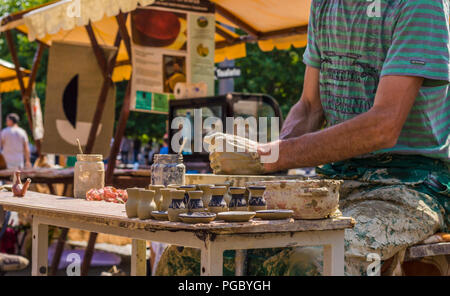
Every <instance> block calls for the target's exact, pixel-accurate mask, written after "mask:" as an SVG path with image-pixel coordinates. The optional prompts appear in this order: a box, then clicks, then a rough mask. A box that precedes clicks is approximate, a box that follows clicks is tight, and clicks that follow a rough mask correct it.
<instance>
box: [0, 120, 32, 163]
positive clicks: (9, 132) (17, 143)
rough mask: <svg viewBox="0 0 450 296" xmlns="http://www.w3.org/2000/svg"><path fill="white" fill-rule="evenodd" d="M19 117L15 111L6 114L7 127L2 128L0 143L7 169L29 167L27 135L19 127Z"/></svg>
mask: <svg viewBox="0 0 450 296" xmlns="http://www.w3.org/2000/svg"><path fill="white" fill-rule="evenodd" d="M19 120H20V117H19V115H17V114H15V113H11V114H8V115H7V116H6V125H7V128H5V129H3V130H2V133H1V135H0V142H1V143H0V144H1V148H2V154H3V157H4V158H5V161H6V164H7V166H8V168H9V169H19V168H24V167H25V168H31V161H30V149H29V147H28V135H27V133H26V132H25V130H24V129H22V128H21V127H19V125H18V123H19Z"/></svg>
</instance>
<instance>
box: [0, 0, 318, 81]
mask: <svg viewBox="0 0 450 296" xmlns="http://www.w3.org/2000/svg"><path fill="white" fill-rule="evenodd" d="M154 1H155V0H80V4H81V13H80V16H81V17H78V18H76V17H73V16H70V14H68V13H67V12H68V11H70V9H71V5H73V2H72V1H71V0H59V1H53V2H49V3H47V4H44V5H41V6H39V7H36V8H32V9H29V10H26V11H22V12H18V13H15V14H12V15H8V16H5V17H3V18H2V19H1V26H0V32H1V31H5V30H9V29H13V28H15V29H17V30H19V31H20V32H22V33H24V34H27V35H28V39H29V40H30V41H33V40H38V41H39V42H42V43H45V44H46V45H51V43H52V41H69V42H81V43H89V42H90V41H89V36H88V34H87V32H86V30H85V28H84V26H86V25H87V24H89V22H91V25H92V28H93V30H94V33H95V35H96V37H97V40H98V42H99V43H100V45H113V44H114V40H115V37H116V34H117V31H118V24H117V22H116V19H115V16H117V15H118V14H119V12H120V11H122V12H123V13H126V12H130V11H133V10H135V9H136V7H138V4H139V5H141V6H147V5H151V4H153V3H154ZM211 2H214V3H215V5H216V23H217V24H216V37H215V40H216V52H215V61H216V62H221V61H223V60H225V59H226V58H227V59H237V58H241V57H244V56H245V55H246V51H245V42H258V44H259V46H260V48H261V49H262V50H264V51H270V50H273V49H274V48H275V47H276V48H278V49H286V48H289V47H290V46H291V45H293V46H295V47H303V46H305V45H306V31H307V24H308V17H309V6H310V2H311V0H283V5H280V3H279V1H278V0H246V1H241V0H211ZM293 8H295V9H293ZM249 11H251V13H249ZM126 25H127V29H128V31H129V32H131V30H130V20H129V18H128V20H127V24H126ZM233 28H235V29H237V28H239V29H241V30H242V31H244V32H245V33H246V35H243V36H242V35H238V34H236V33H234V32H233V31H234V30H233ZM130 74H131V65H130V61H129V57H128V54H127V51H126V48H125V46H124V44H123V43H122V44H121V46H120V48H119V53H118V57H117V64H116V68H115V69H114V73H113V80H114V81H121V80H124V79H128V78H129V77H130Z"/></svg>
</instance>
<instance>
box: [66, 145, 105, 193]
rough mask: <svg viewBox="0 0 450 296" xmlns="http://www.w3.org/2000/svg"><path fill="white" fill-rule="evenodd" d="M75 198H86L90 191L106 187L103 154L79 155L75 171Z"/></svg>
mask: <svg viewBox="0 0 450 296" xmlns="http://www.w3.org/2000/svg"><path fill="white" fill-rule="evenodd" d="M73 187H74V188H73V192H74V197H75V198H86V192H88V191H89V190H90V189H93V188H94V189H101V188H103V187H105V165H104V164H103V156H102V155H101V154H78V155H77V162H76V163H75V169H74V180H73Z"/></svg>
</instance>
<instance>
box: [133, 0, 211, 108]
mask: <svg viewBox="0 0 450 296" xmlns="http://www.w3.org/2000/svg"><path fill="white" fill-rule="evenodd" d="M162 2H164V7H170V8H161V7H160V6H162V5H163V4H162ZM196 2H198V0H197V1H181V0H180V1H156V2H155V4H154V5H151V6H148V7H143V8H138V9H136V10H135V11H133V12H132V13H131V33H132V57H133V58H132V59H133V60H132V63H133V81H132V98H131V110H134V111H143V112H150V113H163V114H167V112H168V110H169V100H171V99H173V98H174V91H175V86H176V84H177V83H188V84H191V83H204V84H205V85H206V88H207V93H208V95H213V94H214V49H215V43H214V35H215V17H214V14H213V13H209V11H210V10H209V8H208V6H204V7H206V8H208V9H206V11H207V12H197V10H193V9H187V8H186V10H182V9H173V7H177V8H179V7H180V6H173V5H175V4H177V3H178V4H183V5H187V4H189V5H192V6H193V7H197V6H196V5H194V4H195V3H196ZM200 2H201V3H203V2H204V1H199V3H200ZM208 3H209V2H208ZM171 5H172V6H171ZM200 6H201V5H200ZM197 8H198V7H197Z"/></svg>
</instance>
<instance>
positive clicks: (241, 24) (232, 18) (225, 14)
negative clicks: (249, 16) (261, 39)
mask: <svg viewBox="0 0 450 296" xmlns="http://www.w3.org/2000/svg"><path fill="white" fill-rule="evenodd" d="M215 7H216V12H217V13H218V14H220V15H221V16H223V17H224V18H226V19H227V20H229V21H230V22H232V23H233V24H235V25H237V26H238V27H240V28H241V29H242V30H244V31H245V32H247V34H249V35H250V36H253V37H258V36H259V35H260V34H261V32H258V30H256V29H255V28H253V27H252V26H251V25H249V24H248V23H246V22H245V21H243V20H242V19H240V18H239V17H237V16H235V15H234V14H233V13H232V12H231V11H229V10H227V9H226V8H225V7H222V6H220V5H219V4H218V3H215Z"/></svg>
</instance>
